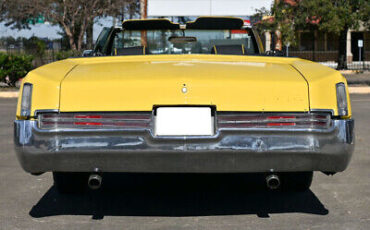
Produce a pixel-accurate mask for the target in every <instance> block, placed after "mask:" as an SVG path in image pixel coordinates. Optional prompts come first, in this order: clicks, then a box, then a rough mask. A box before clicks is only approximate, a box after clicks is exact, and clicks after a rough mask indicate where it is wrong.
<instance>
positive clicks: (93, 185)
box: [87, 174, 102, 190]
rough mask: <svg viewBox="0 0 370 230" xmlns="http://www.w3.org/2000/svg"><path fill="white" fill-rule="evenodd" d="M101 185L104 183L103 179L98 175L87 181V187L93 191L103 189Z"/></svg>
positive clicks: (93, 175)
mask: <svg viewBox="0 0 370 230" xmlns="http://www.w3.org/2000/svg"><path fill="white" fill-rule="evenodd" d="M101 183H102V177H101V176H100V175H98V174H91V175H90V176H89V179H88V181H87V185H88V186H89V188H90V189H92V190H96V189H99V188H100V187H101Z"/></svg>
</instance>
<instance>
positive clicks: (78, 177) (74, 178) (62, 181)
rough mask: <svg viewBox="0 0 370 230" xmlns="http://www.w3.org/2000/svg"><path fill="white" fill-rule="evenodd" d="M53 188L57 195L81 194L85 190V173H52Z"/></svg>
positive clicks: (86, 177) (86, 175)
mask: <svg viewBox="0 0 370 230" xmlns="http://www.w3.org/2000/svg"><path fill="white" fill-rule="evenodd" d="M53 179H54V186H55V188H56V189H57V191H58V192H59V193H64V194H71V193H83V192H84V191H85V190H86V188H87V179H88V174H87V173H73V172H53Z"/></svg>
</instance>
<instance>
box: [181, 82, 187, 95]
mask: <svg viewBox="0 0 370 230" xmlns="http://www.w3.org/2000/svg"><path fill="white" fill-rule="evenodd" d="M181 92H182V93H187V92H188V88H187V87H186V84H184V85H183V87H182V89H181Z"/></svg>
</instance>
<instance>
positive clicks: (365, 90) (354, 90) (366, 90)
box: [348, 86, 370, 94]
mask: <svg viewBox="0 0 370 230" xmlns="http://www.w3.org/2000/svg"><path fill="white" fill-rule="evenodd" d="M348 90H349V93H350V94H370V87H369V86H362V87H355V86H354V87H348Z"/></svg>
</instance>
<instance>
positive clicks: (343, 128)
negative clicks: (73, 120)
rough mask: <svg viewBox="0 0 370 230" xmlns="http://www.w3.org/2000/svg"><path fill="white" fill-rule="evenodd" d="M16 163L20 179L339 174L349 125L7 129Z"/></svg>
mask: <svg viewBox="0 0 370 230" xmlns="http://www.w3.org/2000/svg"><path fill="white" fill-rule="evenodd" d="M14 143H15V148H16V152H17V156H18V159H19V161H20V163H21V165H22V167H23V168H24V170H26V171H27V172H30V173H42V172H47V171H67V172H68V171H69V172H91V171H93V170H94V169H96V168H98V169H99V170H100V171H102V172H154V173H172V172H176V173H247V172H271V171H275V172H289V171H323V172H340V171H343V170H345V169H346V167H347V166H348V164H349V161H350V159H351V156H352V152H353V150H354V121H353V120H332V125H331V127H330V128H328V129H325V130H309V129H307V130H274V129H271V130H266V129H260V130H259V129H250V130H245V129H244V130H242V129H241V130H238V129H229V130H228V129H219V130H218V132H217V135H215V136H212V137H202V138H194V137H181V138H165V137H162V138H158V137H155V136H153V134H152V132H151V131H150V130H141V131H140V130H131V131H124V130H99V129H95V130H94V129H90V130H77V129H76V130H45V129H40V128H39V126H38V121H35V120H17V121H15V122H14Z"/></svg>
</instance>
